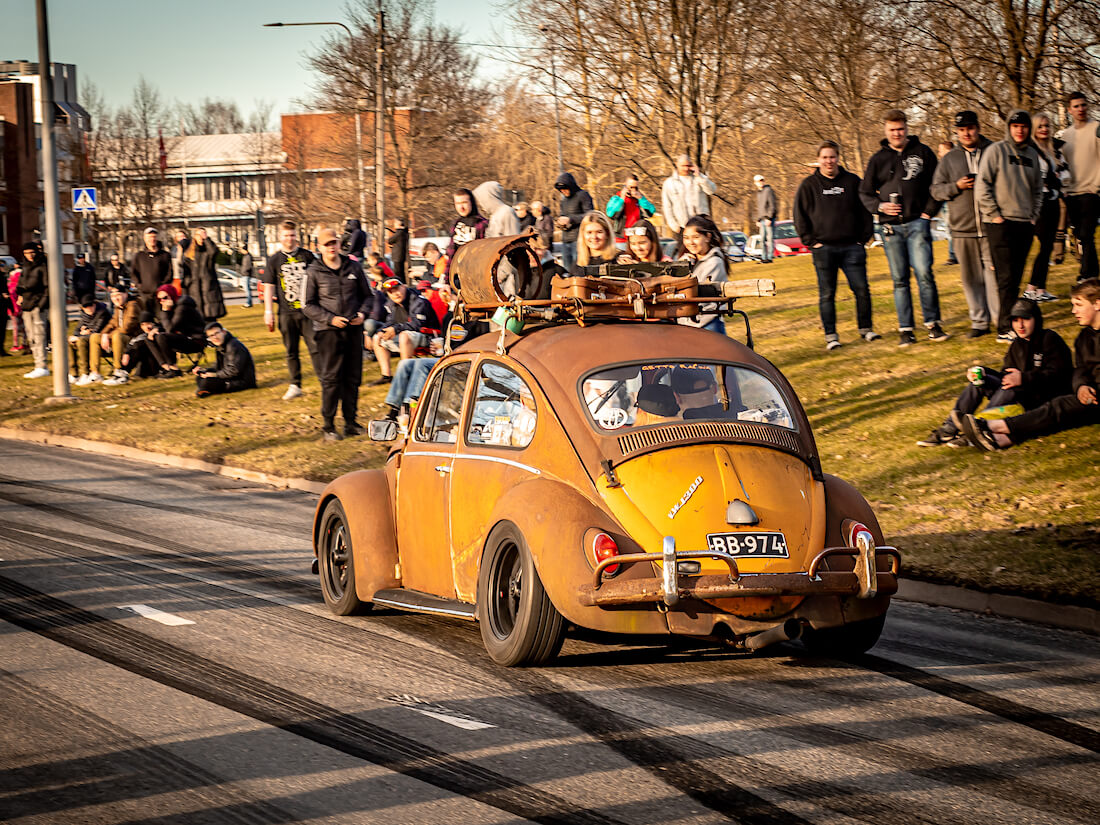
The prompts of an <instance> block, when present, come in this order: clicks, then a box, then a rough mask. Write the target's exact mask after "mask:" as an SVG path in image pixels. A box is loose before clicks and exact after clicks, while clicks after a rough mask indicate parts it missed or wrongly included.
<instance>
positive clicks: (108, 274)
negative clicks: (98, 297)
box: [103, 252, 130, 290]
mask: <svg viewBox="0 0 1100 825" xmlns="http://www.w3.org/2000/svg"><path fill="white" fill-rule="evenodd" d="M103 280H104V281H106V282H107V288H108V289H110V288H111V287H113V286H117V287H119V288H121V289H123V290H127V289H129V288H130V273H129V271H128V270H127V269H126V265H125V264H123V263H122V261H120V260H119V258H118V253H117V252H112V253H111V257H110V259H109V260H108V261H107V269H106V270H104V272H103Z"/></svg>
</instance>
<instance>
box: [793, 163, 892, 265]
mask: <svg viewBox="0 0 1100 825" xmlns="http://www.w3.org/2000/svg"><path fill="white" fill-rule="evenodd" d="M860 182H861V181H860V179H859V175H855V174H853V173H851V172H849V171H848V170H847V169H845V168H844V167H843V166H841V167H838V169H837V175H836V177H835V178H827V177H825V176H824V175H823V174H821V171H820V170H818V171H816V172H814V173H813V174H812V175H810V176H808V177H807V178H806V179H805V180H803V181H802V183H801V184H799V186H798V193H797V194H796V195H795V198H794V226H795V229H797V230H798V236H799V237H800V238H801V239H802V243H804V244H806V246H808V247H811V248H812V247H813V245H814V244H817V243H821V244H854V243H867V241H869V240H871V235H872V234H873V232H874V228H875V224H874V221H873V220H872V218H871V213H870V212H868V211H867V210H866V209H864V208H863V202H862V201H861V200H860V197H859V185H860Z"/></svg>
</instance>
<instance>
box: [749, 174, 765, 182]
mask: <svg viewBox="0 0 1100 825" xmlns="http://www.w3.org/2000/svg"><path fill="white" fill-rule="evenodd" d="M752 179H753V180H754V181H761V180H764V176H763V175H753V176H752Z"/></svg>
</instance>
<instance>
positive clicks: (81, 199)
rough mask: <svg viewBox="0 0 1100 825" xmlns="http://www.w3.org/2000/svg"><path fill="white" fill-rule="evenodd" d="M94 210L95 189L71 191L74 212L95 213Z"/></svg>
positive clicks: (86, 188) (87, 188)
mask: <svg viewBox="0 0 1100 825" xmlns="http://www.w3.org/2000/svg"><path fill="white" fill-rule="evenodd" d="M96 209H97V207H96V199H95V189H93V188H92V187H85V188H83V189H74V190H73V211H74V212H95V211H96Z"/></svg>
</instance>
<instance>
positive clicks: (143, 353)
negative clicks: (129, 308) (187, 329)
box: [103, 299, 164, 387]
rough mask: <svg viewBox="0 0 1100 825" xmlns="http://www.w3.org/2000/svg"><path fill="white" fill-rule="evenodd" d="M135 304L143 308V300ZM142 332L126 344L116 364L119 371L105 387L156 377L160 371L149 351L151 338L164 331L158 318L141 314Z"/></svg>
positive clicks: (146, 313)
mask: <svg viewBox="0 0 1100 825" xmlns="http://www.w3.org/2000/svg"><path fill="white" fill-rule="evenodd" d="M135 303H136V304H137V305H138V306H141V300H140V299H136V300H135ZM138 327H139V329H140V332H138V334H137V335H135V336H134V337H133V338H131V339H130V340H129V341H128V342H127V344H126V350H125V351H124V352H123V353H122V357H120V358H119V359H118V360H117V361H116V362H115V363H116V364H118V369H116V370H115V374H114V375H113V376H112V377H111V378H108V379H107V380H106V381H104V382H103V386H105V387H117V386H119V385H120V384H128V383H129V382H130V381H131V380H132V379H134V378H148V377H149V376H150V375H156V374H157V372H158V371H159V369H160V364H159V363H157V359H156V356H155V355H154V354H153V352H152V350H150V349H149V336H150V335H153V336H156V335H160V334H163V333H164V329H163V328H162V327H161V326H160V324H158V323H157V316H155V315H154V314H153V313H151V312H143V313H141V315H140V317H139V319H138Z"/></svg>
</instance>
